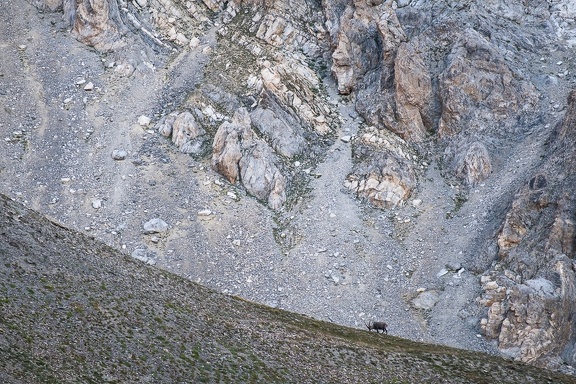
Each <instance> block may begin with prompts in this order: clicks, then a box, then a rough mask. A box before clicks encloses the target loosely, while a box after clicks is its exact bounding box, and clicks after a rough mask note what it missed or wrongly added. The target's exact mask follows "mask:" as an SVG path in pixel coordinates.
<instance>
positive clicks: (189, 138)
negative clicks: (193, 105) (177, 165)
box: [156, 111, 206, 154]
mask: <svg viewBox="0 0 576 384" xmlns="http://www.w3.org/2000/svg"><path fill="white" fill-rule="evenodd" d="M156 129H157V130H158V132H160V133H161V134H162V135H164V136H167V137H171V138H172V143H174V145H176V147H178V149H179V150H180V152H183V153H189V154H200V153H201V151H202V147H203V145H204V142H205V139H206V131H205V130H204V129H203V128H202V127H201V126H200V125H199V123H198V122H197V121H196V119H195V118H194V115H192V113H190V112H188V111H186V112H182V113H171V114H169V115H168V116H165V117H164V118H162V119H161V121H160V122H159V123H158V124H157V127H156Z"/></svg>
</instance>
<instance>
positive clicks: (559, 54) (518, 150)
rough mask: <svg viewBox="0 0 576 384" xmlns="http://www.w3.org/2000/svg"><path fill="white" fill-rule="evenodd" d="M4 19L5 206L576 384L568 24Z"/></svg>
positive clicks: (535, 8)
mask: <svg viewBox="0 0 576 384" xmlns="http://www.w3.org/2000/svg"><path fill="white" fill-rule="evenodd" d="M4 8H5V10H3V12H2V13H1V14H0V18H1V19H2V22H1V23H0V52H1V53H2V58H3V60H2V63H1V66H0V103H1V104H2V106H3V108H2V109H0V135H1V136H2V137H3V142H2V143H1V145H2V153H3V154H4V156H2V157H0V192H3V193H6V194H7V195H8V196H10V197H12V198H14V199H16V200H18V201H20V202H22V203H24V204H25V205H26V206H28V207H30V208H32V209H34V210H36V211H38V212H40V213H42V214H44V215H47V216H49V217H50V218H52V219H53V220H55V221H57V222H59V223H61V224H62V225H64V226H66V227H70V228H74V229H76V230H79V231H82V232H86V233H88V234H90V235H91V236H94V237H95V238H97V239H99V240H101V241H103V242H105V243H107V244H108V245H109V246H112V247H113V248H116V249H118V250H121V251H123V252H125V253H127V254H129V255H131V256H133V257H135V258H137V259H139V260H141V261H143V262H145V263H148V264H153V265H155V266H157V267H158V268H160V269H164V270H167V271H170V272H173V273H176V274H179V275H181V276H183V277H185V278H187V279H190V280H192V281H195V282H198V283H201V284H203V285H205V286H208V287H211V288H214V289H216V290H219V291H221V292H224V293H227V294H234V295H238V296H241V297H244V298H247V299H250V300H253V301H256V302H259V303H263V304H266V305H269V306H273V307H278V308H282V309H288V310H291V311H295V312H300V313H304V314H307V315H309V316H312V317H315V318H318V319H322V320H329V321H332V322H334V323H338V324H342V325H347V326H352V327H363V323H364V322H365V321H368V320H379V319H383V320H385V321H386V322H388V323H389V329H390V332H391V333H392V334H394V335H397V336H401V337H405V338H409V339H413V340H416V341H428V342H434V343H439V344H445V345H449V346H454V347H459V348H464V349H470V350H480V351H485V352H490V353H494V354H504V355H506V356H508V357H511V358H514V359H517V360H521V361H523V362H529V363H532V364H535V365H538V366H542V367H548V368H553V369H559V370H563V371H565V372H568V373H572V374H573V373H574V372H575V371H574V368H572V366H573V365H574V364H576V352H575V351H576V350H575V345H576V344H575V343H576V330H575V329H574V325H573V315H574V310H575V308H574V302H576V301H575V300H576V297H575V295H576V289H575V288H574V285H575V279H574V264H573V258H574V253H575V243H576V234H575V230H574V221H575V220H576V217H575V216H576V213H575V209H576V205H575V203H574V201H573V200H574V197H573V195H574V194H573V193H571V191H572V190H573V189H574V188H573V187H574V183H575V182H576V180H574V175H575V174H576V172H574V158H575V152H574V145H572V143H573V142H574V140H573V139H574V133H573V131H574V126H575V124H576V122H575V120H574V119H575V113H576V112H574V111H575V109H574V108H576V105H575V103H576V97H575V96H574V95H573V94H571V93H570V90H571V89H572V88H573V87H574V83H575V82H576V77H575V75H574V71H575V68H574V66H575V65H574V61H573V58H574V54H575V49H576V48H575V44H576V3H575V2H574V0H555V1H552V0H549V1H539V2H537V1H523V2H518V1H517V2H510V1H502V0H490V1H473V0H460V1H428V0H395V1H383V0H365V1H356V0H323V1H304V0H285V1H280V0H251V1H249V0H246V1H243V0H234V1H227V2H218V1H212V0H190V1H186V2H184V1H179V0H134V1H130V2H128V1H124V0H92V1H87V0H86V1H70V0H30V1H25V0H18V1H13V2H10V3H9V4H7V5H6V6H5V7H4ZM571 138H572V140H571Z"/></svg>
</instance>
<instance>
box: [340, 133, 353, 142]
mask: <svg viewBox="0 0 576 384" xmlns="http://www.w3.org/2000/svg"><path fill="white" fill-rule="evenodd" d="M351 139H352V136H350V135H346V136H342V137H341V138H340V140H342V141H343V142H344V143H349V142H350V140H351Z"/></svg>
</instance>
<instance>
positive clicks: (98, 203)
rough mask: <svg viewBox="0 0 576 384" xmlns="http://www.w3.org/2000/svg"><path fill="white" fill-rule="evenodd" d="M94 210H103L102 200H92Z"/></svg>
mask: <svg viewBox="0 0 576 384" xmlns="http://www.w3.org/2000/svg"><path fill="white" fill-rule="evenodd" d="M92 208H94V209H100V208H102V200H100V199H94V200H92Z"/></svg>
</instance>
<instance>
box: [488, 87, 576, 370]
mask: <svg viewBox="0 0 576 384" xmlns="http://www.w3.org/2000/svg"><path fill="white" fill-rule="evenodd" d="M574 140H576V91H572V93H571V94H570V97H569V100H568V109H567V111H566V114H565V116H564V119H563V121H562V122H561V123H560V124H559V126H558V127H557V130H556V133H555V134H554V135H553V137H551V139H550V151H551V154H550V156H549V157H548V159H547V161H545V162H544V164H543V165H542V166H541V167H540V168H539V169H538V170H537V173H535V174H534V175H533V176H531V177H530V178H528V179H527V180H526V184H525V185H524V186H523V187H522V188H521V189H520V190H519V191H518V193H517V194H516V196H515V198H514V201H513V203H512V206H511V208H510V210H509V211H508V213H507V215H506V218H505V221H504V223H503V226H502V229H501V230H500V233H499V235H498V239H497V242H498V248H499V251H498V256H499V260H498V262H497V264H496V265H495V266H494V268H492V269H491V270H490V271H489V272H488V273H487V274H486V277H485V278H484V282H485V283H484V285H483V288H484V294H483V296H482V299H481V300H480V302H481V303H482V304H483V305H485V306H486V307H487V308H488V312H487V315H486V317H485V318H484V319H483V321H482V329H483V331H484V333H485V335H486V336H488V337H490V338H494V339H497V340H498V345H499V348H500V349H501V350H502V351H503V352H505V353H507V354H509V355H510V356H512V357H514V358H517V359H520V360H522V361H526V362H531V363H536V364H540V365H545V366H549V367H553V368H557V367H558V366H559V364H560V363H561V361H560V360H559V356H561V358H562V359H563V360H564V361H565V362H567V363H568V364H570V365H573V364H574V363H576V354H574V350H575V340H576V329H574V324H573V319H572V317H573V314H574V312H575V311H576V279H575V276H574V262H573V260H574V257H575V256H576V249H575V245H574V244H575V234H576V227H575V217H576V201H575V199H574V193H573V190H574V187H575V185H576V176H575V174H574V172H573V169H574V168H575V167H576V151H574V146H573V143H574ZM495 292H497V294H495Z"/></svg>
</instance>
